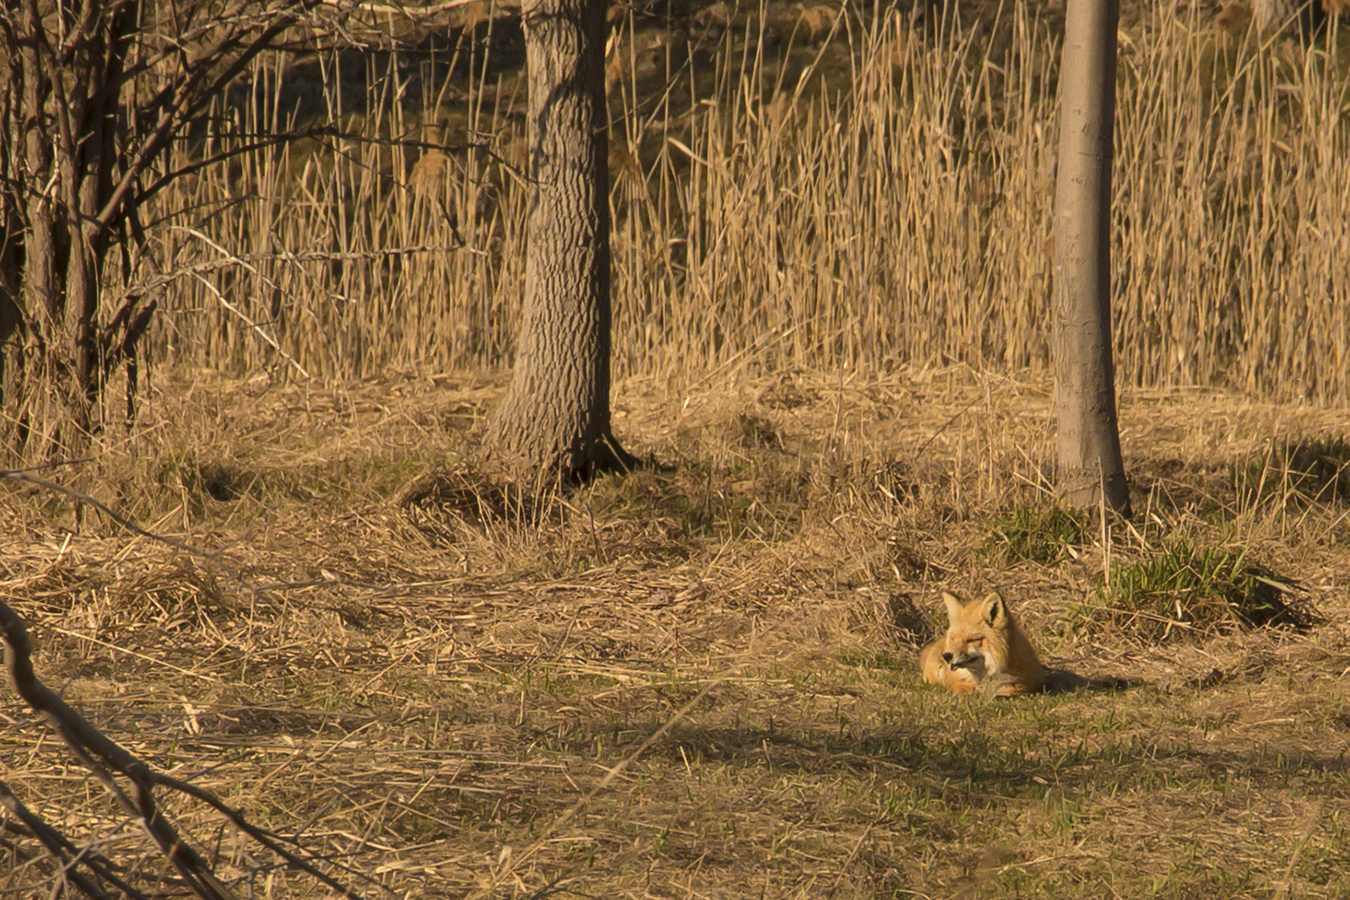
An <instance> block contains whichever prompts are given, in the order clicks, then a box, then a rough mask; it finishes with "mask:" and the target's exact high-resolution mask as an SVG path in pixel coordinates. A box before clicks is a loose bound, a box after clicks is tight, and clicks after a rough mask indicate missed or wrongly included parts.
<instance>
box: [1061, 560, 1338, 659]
mask: <svg viewBox="0 0 1350 900" xmlns="http://www.w3.org/2000/svg"><path fill="white" fill-rule="evenodd" d="M1082 609H1083V612H1084V614H1085V618H1086V619H1087V620H1088V621H1089V622H1092V623H1097V624H1105V623H1109V624H1112V625H1115V626H1117V627H1119V628H1121V629H1122V630H1124V631H1126V632H1128V633H1130V634H1132V635H1135V636H1137V637H1139V638H1141V639H1147V640H1165V639H1168V638H1172V637H1176V636H1178V635H1183V634H1189V635H1196V636H1209V635H1213V634H1216V633H1219V632H1225V631H1230V630H1233V629H1235V628H1257V627H1261V626H1265V625H1286V626H1293V627H1298V628H1303V627H1307V626H1308V625H1310V624H1312V621H1313V619H1314V615H1313V613H1312V610H1311V608H1310V607H1308V605H1307V604H1306V603H1303V602H1301V601H1299V600H1297V599H1296V598H1295V596H1294V594H1293V583H1292V582H1291V581H1290V580H1289V579H1287V578H1284V577H1282V576H1279V575H1276V574H1275V573H1273V572H1271V571H1270V570H1269V569H1266V568H1265V567H1263V566H1260V565H1258V564H1256V563H1253V562H1250V561H1249V560H1248V559H1247V556H1246V552H1245V551H1244V550H1233V549H1227V548H1222V547H1214V546H1209V547H1204V546H1196V545H1195V544H1193V543H1191V542H1190V541H1187V540H1185V539H1174V540H1170V541H1168V542H1167V543H1166V544H1165V545H1164V546H1163V547H1162V548H1161V549H1159V550H1158V551H1157V552H1155V553H1153V554H1152V555H1150V556H1148V557H1146V558H1144V559H1141V560H1139V561H1137V562H1134V563H1130V564H1128V565H1122V566H1114V567H1112V569H1111V577H1110V579H1109V581H1108V582H1107V583H1106V584H1103V585H1102V586H1101V587H1100V588H1099V589H1098V591H1097V596H1096V598H1095V602H1092V603H1089V604H1088V605H1087V606H1085V607H1083V608H1082Z"/></svg>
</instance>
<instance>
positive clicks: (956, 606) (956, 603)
mask: <svg viewBox="0 0 1350 900" xmlns="http://www.w3.org/2000/svg"><path fill="white" fill-rule="evenodd" d="M942 603H943V604H944V605H945V606H946V607H947V621H949V622H955V621H956V620H957V618H959V617H960V615H961V607H962V606H963V604H962V603H961V601H960V600H959V599H957V597H956V596H955V595H953V594H949V593H947V592H946V591H943V592H942Z"/></svg>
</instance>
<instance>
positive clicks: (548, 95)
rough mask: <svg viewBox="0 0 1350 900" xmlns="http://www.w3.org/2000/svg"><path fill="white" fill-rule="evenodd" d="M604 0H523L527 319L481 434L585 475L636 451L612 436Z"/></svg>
mask: <svg viewBox="0 0 1350 900" xmlns="http://www.w3.org/2000/svg"><path fill="white" fill-rule="evenodd" d="M605 8H606V7H605V0H532V2H527V3H526V5H525V8H524V19H525V46H526V59H527V63H528V66H529V81H530V85H529V118H528V123H527V128H528V133H527V138H528V144H529V148H530V149H529V153H530V156H529V177H530V205H529V218H528V221H527V225H526V228H527V236H528V242H529V246H528V250H527V254H528V255H527V257H526V261H525V315H524V322H523V325H522V328H521V336H520V344H519V347H518V348H517V351H516V365H515V372H514V375H513V377H512V380H511V386H510V388H509V390H508V391H507V394H506V398H505V399H504V400H503V402H502V405H501V407H500V408H499V409H498V410H497V412H496V413H495V415H494V417H493V419H492V422H491V425H490V427H489V430H488V435H487V444H486V449H487V452H488V454H489V455H491V456H494V457H497V458H500V459H502V460H504V461H505V462H506V463H507V464H508V465H510V466H512V467H514V468H516V469H517V470H518V471H530V470H533V471H536V472H544V471H548V472H553V471H556V472H558V473H559V474H561V475H562V476H563V477H565V478H586V477H588V476H590V475H591V474H593V473H594V472H595V471H596V470H598V469H605V468H615V467H626V466H629V465H631V464H632V462H633V459H632V457H630V456H629V455H628V454H626V453H624V452H623V450H621V449H620V448H619V447H618V445H617V443H615V441H614V439H613V437H612V435H611V434H610V416H609V390H610V370H609V365H610V257H609V227H610V223H609V168H608V158H609V141H608V115H607V112H606V107H605V71H604V68H605V61H604V47H605Z"/></svg>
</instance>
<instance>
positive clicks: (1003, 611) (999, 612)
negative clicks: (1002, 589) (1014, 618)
mask: <svg viewBox="0 0 1350 900" xmlns="http://www.w3.org/2000/svg"><path fill="white" fill-rule="evenodd" d="M981 603H983V604H984V620H985V621H986V622H988V623H989V624H990V625H993V626H994V627H996V628H997V627H1000V626H1002V625H1005V624H1007V621H1008V605H1007V604H1006V603H1004V602H1003V598H1002V597H1000V596H999V595H998V594H989V595H988V596H987V597H985V598H984V600H982V601H981Z"/></svg>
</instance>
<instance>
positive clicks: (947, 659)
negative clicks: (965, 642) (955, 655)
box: [942, 653, 952, 665]
mask: <svg viewBox="0 0 1350 900" xmlns="http://www.w3.org/2000/svg"><path fill="white" fill-rule="evenodd" d="M942 661H943V662H945V663H947V664H948V665H950V664H951V661H952V655H951V654H950V653H944V654H942Z"/></svg>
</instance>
